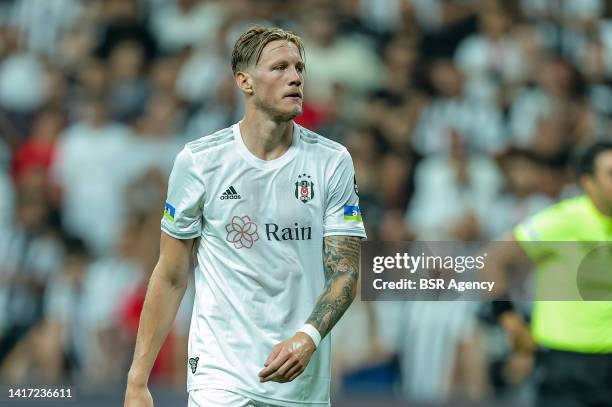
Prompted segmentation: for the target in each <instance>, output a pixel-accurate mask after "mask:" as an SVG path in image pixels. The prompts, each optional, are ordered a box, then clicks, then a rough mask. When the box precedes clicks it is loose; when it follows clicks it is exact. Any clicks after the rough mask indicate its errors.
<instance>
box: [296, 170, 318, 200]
mask: <svg viewBox="0 0 612 407" xmlns="http://www.w3.org/2000/svg"><path fill="white" fill-rule="evenodd" d="M295 197H296V198H297V199H299V200H300V201H302V202H304V203H306V202H308V201H310V200H311V199H312V198H314V182H312V181H311V177H310V175H308V174H301V175H298V179H297V181H296V182H295Z"/></svg>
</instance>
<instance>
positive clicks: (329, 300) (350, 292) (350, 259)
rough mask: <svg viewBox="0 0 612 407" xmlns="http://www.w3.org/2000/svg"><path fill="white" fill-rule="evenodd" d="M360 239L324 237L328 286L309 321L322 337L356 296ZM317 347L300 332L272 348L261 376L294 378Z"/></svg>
mask: <svg viewBox="0 0 612 407" xmlns="http://www.w3.org/2000/svg"><path fill="white" fill-rule="evenodd" d="M360 241H361V238H359V237H356V236H328V237H326V238H324V240H323V268H324V270H325V280H326V281H325V287H324V289H323V292H322V293H321V295H320V296H319V299H318V300H317V303H316V304H315V306H314V309H313V311H312V313H311V314H310V317H308V320H307V321H306V323H307V324H310V325H312V326H314V327H315V328H316V329H317V330H318V331H319V333H320V334H321V338H323V337H325V335H327V334H328V333H329V331H331V329H332V328H333V327H334V325H336V322H338V320H339V319H340V317H342V315H343V314H344V311H346V309H347V308H348V307H349V305H351V302H353V299H354V298H355V293H356V290H357V279H358V278H359V255H360V252H361V245H360ZM315 350H316V348H315V344H314V342H313V340H312V339H311V338H310V336H308V335H307V334H305V333H303V332H297V333H296V334H295V335H294V336H293V337H292V338H290V339H287V340H286V341H283V342H280V343H279V344H277V345H276V346H275V347H274V348H273V349H272V353H270V356H269V357H268V360H267V361H266V363H265V364H264V366H265V368H264V369H263V370H262V371H261V372H260V373H259V377H260V380H261V381H262V382H266V381H275V382H280V383H284V382H290V381H292V380H293V379H295V378H296V377H298V376H299V375H300V374H301V373H302V372H303V371H304V370H305V369H306V366H308V362H309V361H310V357H311V356H312V354H313V353H314V351H315Z"/></svg>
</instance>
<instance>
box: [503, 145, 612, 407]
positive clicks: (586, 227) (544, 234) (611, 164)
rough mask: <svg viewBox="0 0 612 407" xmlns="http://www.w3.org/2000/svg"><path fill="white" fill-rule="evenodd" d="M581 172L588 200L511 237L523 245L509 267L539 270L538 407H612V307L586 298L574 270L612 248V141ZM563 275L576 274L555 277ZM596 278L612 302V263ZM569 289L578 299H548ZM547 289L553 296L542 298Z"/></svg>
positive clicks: (535, 325)
mask: <svg viewBox="0 0 612 407" xmlns="http://www.w3.org/2000/svg"><path fill="white" fill-rule="evenodd" d="M577 173H578V177H579V182H580V185H581V186H582V188H583V189H584V192H585V193H586V195H583V196H579V197H576V198H571V199H566V200H564V201H561V202H559V203H557V204H556V205H553V206H551V207H549V208H547V209H544V210H543V211H541V212H539V213H537V214H535V215H534V216H532V217H531V218H529V219H527V220H526V221H524V222H523V223H521V224H519V225H518V226H517V227H516V228H515V229H514V230H513V233H512V236H511V237H510V238H509V239H506V240H510V242H515V243H514V245H515V246H516V248H512V249H510V250H506V253H510V255H508V254H506V257H507V260H508V262H514V261H516V260H517V257H520V256H523V257H524V256H526V257H528V258H529V259H530V260H531V262H533V263H534V264H535V267H536V275H535V281H536V301H535V302H534V308H533V313H532V320H531V331H532V336H533V340H534V341H535V343H536V344H537V345H538V347H539V349H540V353H539V355H538V359H537V364H538V369H539V370H541V372H542V375H541V378H540V380H539V382H538V388H537V399H536V405H537V406H538V407H549V406H550V407H553V406H554V407H591V406H592V407H596V406H612V301H610V300H604V301H585V300H579V299H580V298H584V296H582V295H581V294H583V292H580V287H579V285H580V276H579V275H578V273H579V272H580V271H579V267H577V266H579V264H578V263H576V264H574V260H576V259H580V257H582V258H584V257H585V256H587V255H589V253H592V250H593V248H594V247H602V246H603V247H605V246H606V242H610V244H612V142H597V143H595V144H593V145H592V146H590V147H589V148H587V149H586V150H585V151H584V152H583V153H582V154H581V155H580V157H579V159H578V161H577ZM510 245H513V243H510ZM511 253H514V254H511ZM577 254H578V255H577ZM610 259H612V257H610ZM563 269H565V270H569V273H567V274H560V275H558V277H555V275H554V274H551V270H553V271H554V272H558V271H559V270H563ZM572 272H573V273H574V274H573V275H572V274H571V273H572ZM595 273H598V274H601V276H596V277H598V278H599V277H601V278H600V279H599V280H593V281H596V284H597V281H601V283H598V284H599V285H600V287H595V288H598V291H597V292H599V294H600V297H599V298H600V299H601V298H603V299H612V287H611V286H610V284H609V282H610V280H611V278H610V277H611V276H612V261H611V262H610V263H609V264H608V265H606V266H605V267H598V268H597V269H596V270H595ZM608 273H609V274H608ZM544 275H548V276H550V275H552V276H553V278H550V277H546V278H542V277H543V276H544ZM555 278H556V280H555ZM562 279H565V281H562ZM566 283H568V284H566ZM556 284H558V287H557V286H556ZM563 285H569V286H572V287H573V288H574V289H575V291H576V293H575V294H576V295H570V294H568V295H567V296H566V297H563V295H564V294H559V296H560V297H561V298H559V300H557V301H547V300H543V299H548V298H550V293H551V292H552V291H553V290H555V289H558V290H559V291H560V292H561V291H562V290H564V289H565V288H564V287H562V286H563ZM544 291H548V294H544V295H542V292H544ZM601 294H603V295H601ZM547 295H548V296H547Z"/></svg>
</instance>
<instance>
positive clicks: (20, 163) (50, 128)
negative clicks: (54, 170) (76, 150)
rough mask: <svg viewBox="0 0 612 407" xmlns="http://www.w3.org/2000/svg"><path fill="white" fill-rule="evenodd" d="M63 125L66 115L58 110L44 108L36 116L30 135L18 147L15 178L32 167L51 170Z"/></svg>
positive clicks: (14, 169)
mask: <svg viewBox="0 0 612 407" xmlns="http://www.w3.org/2000/svg"><path fill="white" fill-rule="evenodd" d="M63 127H64V117H63V115H62V113H61V112H60V111H58V110H43V111H41V112H40V113H39V114H38V115H37V116H36V117H35V118H34V124H33V126H32V132H31V135H30V137H28V138H27V139H26V140H25V142H24V143H23V144H22V145H21V146H19V147H18V148H17V150H16V151H15V154H14V157H13V162H12V175H13V178H14V179H15V180H19V179H20V178H21V177H22V174H24V173H27V172H29V171H30V170H31V169H36V168H40V169H43V170H44V171H45V172H46V171H48V170H49V168H50V167H51V165H52V163H53V159H54V156H55V145H56V141H57V139H58V137H59V135H60V132H61V131H62V129H63Z"/></svg>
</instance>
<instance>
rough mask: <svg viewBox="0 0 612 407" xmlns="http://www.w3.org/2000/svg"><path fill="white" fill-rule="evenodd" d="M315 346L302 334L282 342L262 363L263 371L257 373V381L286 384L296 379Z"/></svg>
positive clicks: (306, 364) (308, 337) (299, 333)
mask: <svg viewBox="0 0 612 407" xmlns="http://www.w3.org/2000/svg"><path fill="white" fill-rule="evenodd" d="M315 350H316V348H315V344H314V342H313V341H312V339H311V338H310V336H308V335H306V334H305V333H303V332H297V333H296V334H295V335H293V337H291V338H289V339H287V340H286V341H282V342H280V343H278V344H276V346H274V348H272V352H271V353H270V356H268V359H267V360H266V362H265V363H264V366H265V367H264V369H262V371H261V372H259V380H260V381H261V382H262V383H264V382H268V381H272V382H278V383H286V382H290V381H292V380H293V379H295V378H296V377H298V376H299V375H300V374H302V372H303V371H304V370H305V369H306V366H308V362H309V361H310V358H311V357H312V354H313V353H314V351H315Z"/></svg>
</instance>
